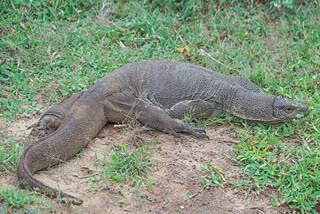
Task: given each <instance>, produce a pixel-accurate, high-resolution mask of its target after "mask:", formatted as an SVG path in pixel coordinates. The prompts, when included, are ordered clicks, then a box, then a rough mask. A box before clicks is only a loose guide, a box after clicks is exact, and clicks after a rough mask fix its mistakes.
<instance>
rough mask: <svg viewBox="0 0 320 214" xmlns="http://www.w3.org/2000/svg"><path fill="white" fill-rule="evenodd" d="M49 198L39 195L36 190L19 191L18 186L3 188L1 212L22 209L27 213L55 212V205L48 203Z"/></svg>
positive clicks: (0, 195) (0, 194)
mask: <svg viewBox="0 0 320 214" xmlns="http://www.w3.org/2000/svg"><path fill="white" fill-rule="evenodd" d="M48 200H49V199H47V198H45V197H43V198H40V197H37V196H36V195H35V193H34V192H30V191H27V190H25V191H23V192H22V191H19V190H17V189H16V188H10V189H1V190H0V201H1V203H2V205H1V209H0V211H1V213H9V212H14V211H15V210H17V209H18V210H22V211H24V212H27V213H42V211H46V212H53V211H54V207H53V206H52V205H49V204H48ZM16 212H17V211H16Z"/></svg>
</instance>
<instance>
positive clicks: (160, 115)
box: [133, 99, 208, 138]
mask: <svg viewBox="0 0 320 214" xmlns="http://www.w3.org/2000/svg"><path fill="white" fill-rule="evenodd" d="M133 112H135V113H137V115H138V121H139V122H141V123H142V124H145V125H147V126H149V127H151V128H154V129H157V130H159V131H162V132H165V133H168V134H172V135H174V136H181V135H180V134H178V133H181V132H184V133H189V134H191V135H193V136H195V137H198V138H208V135H207V134H206V132H205V130H204V129H197V128H193V127H192V126H191V125H189V124H186V123H184V122H183V121H182V120H179V119H175V118H172V117H171V116H170V115H169V114H168V113H167V112H166V111H164V110H163V109H161V108H160V107H158V106H156V105H153V104H151V103H150V102H146V101H145V100H143V99H137V100H136V104H135V107H134V111H133Z"/></svg>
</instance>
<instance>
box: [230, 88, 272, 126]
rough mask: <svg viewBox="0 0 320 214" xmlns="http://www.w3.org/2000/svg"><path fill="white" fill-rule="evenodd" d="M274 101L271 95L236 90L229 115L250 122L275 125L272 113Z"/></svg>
mask: <svg viewBox="0 0 320 214" xmlns="http://www.w3.org/2000/svg"><path fill="white" fill-rule="evenodd" d="M274 100H275V97H274V96H272V95H268V94H263V93H254V92H250V91H246V90H237V91H236V92H235V96H234V97H233V99H232V103H231V107H230V108H229V113H230V114H232V115H234V116H237V117H240V118H243V119H246V120H250V121H256V122H262V123H277V118H275V117H274V113H273V104H274Z"/></svg>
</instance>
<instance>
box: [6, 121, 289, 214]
mask: <svg viewBox="0 0 320 214" xmlns="http://www.w3.org/2000/svg"><path fill="white" fill-rule="evenodd" d="M35 121H36V120H35V119H31V118H23V119H21V120H18V121H17V122H15V123H8V122H5V121H4V120H1V124H2V125H1V126H2V128H3V130H4V131H5V132H7V133H8V134H9V135H13V134H22V133H24V132H25V128H26V127H27V126H29V125H31V124H32V123H34V122H35ZM207 132H208V135H209V137H210V140H199V139H194V138H192V137H190V136H185V139H184V140H183V142H180V141H179V140H177V139H175V138H173V137H171V136H168V135H166V134H162V133H160V132H157V131H144V132H142V134H141V135H140V136H139V137H141V138H142V139H144V141H145V142H152V141H153V144H154V147H155V152H154V155H153V157H152V159H153V160H154V162H155V165H156V168H157V170H156V171H154V172H152V173H151V175H150V176H149V178H150V179H151V180H152V182H153V185H152V189H151V190H148V189H147V188H139V189H137V188H134V187H131V186H129V185H123V184H113V185H110V186H108V185H106V186H105V187H101V186H99V188H96V186H95V179H99V178H98V177H96V176H86V173H85V172H84V171H83V169H90V170H93V172H94V171H95V170H97V171H98V170H99V167H98V166H97V163H98V162H99V160H101V158H103V154H102V153H103V151H104V150H106V149H107V150H109V151H110V150H111V149H112V146H113V145H115V144H116V145H122V144H124V143H128V139H129V138H130V132H128V131H127V130H126V129H125V128H115V127H113V126H112V125H107V126H106V127H105V128H104V129H103V130H102V131H101V132H100V133H99V135H98V137H97V138H95V139H94V140H93V141H92V142H91V143H90V144H89V146H88V147H87V148H86V149H84V150H83V153H82V154H81V155H79V156H78V157H76V158H73V159H72V160H70V161H68V162H66V163H65V164H62V165H60V166H58V167H54V168H52V169H50V170H48V171H41V172H40V173H39V174H37V175H36V177H37V178H38V179H40V180H41V181H43V182H44V183H46V184H48V185H49V186H52V187H55V188H57V189H60V190H61V191H64V192H67V193H70V194H73V195H75V196H78V197H80V198H81V199H83V200H84V203H83V204H82V205H81V206H73V205H71V206H69V207H64V206H62V205H59V204H57V212H58V213H59V212H61V213H290V210H289V209H287V208H286V207H280V208H276V207H272V205H271V204H270V199H271V197H272V196H273V197H275V198H277V195H276V192H273V191H271V190H269V191H266V192H264V193H263V194H247V193H245V192H243V191H237V190H235V189H234V188H233V187H232V186H231V185H227V186H226V187H225V188H220V187H212V188H207V189H202V188H201V182H202V177H203V176H204V172H203V171H202V170H201V166H203V165H204V164H207V163H211V164H212V165H213V166H214V167H217V168H219V169H221V170H222V171H223V172H224V173H225V174H226V175H227V176H228V180H229V181H231V182H233V181H236V180H237V178H238V177H239V176H240V174H239V172H237V167H235V166H234V165H233V163H232V162H231V161H230V158H231V156H232V151H231V149H232V147H233V146H234V145H235V144H237V143H238V139H239V138H238V137H237V134H236V133H237V132H238V129H237V128H236V127H234V126H216V127H210V128H208V129H207ZM155 138H156V139H158V140H157V142H156V143H154V140H152V139H155ZM93 174H95V173H93ZM96 174H98V173H96ZM0 182H1V183H2V184H1V188H4V187H7V186H17V180H16V176H15V175H8V176H2V177H1V178H0ZM120 190H121V191H120ZM191 191H192V192H193V193H195V196H194V197H192V198H190V197H188V193H189V192H191ZM53 203H55V202H53Z"/></svg>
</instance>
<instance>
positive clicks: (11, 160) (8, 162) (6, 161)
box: [0, 130, 23, 175]
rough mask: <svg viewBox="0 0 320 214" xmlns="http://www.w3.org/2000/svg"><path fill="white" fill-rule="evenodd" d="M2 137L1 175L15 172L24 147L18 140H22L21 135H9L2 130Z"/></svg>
mask: <svg viewBox="0 0 320 214" xmlns="http://www.w3.org/2000/svg"><path fill="white" fill-rule="evenodd" d="M0 139H1V144H0V175H1V174H2V175H3V174H9V173H12V172H15V171H16V165H17V162H18V159H19V157H20V154H21V152H22V149H23V146H22V145H18V144H17V143H16V142H17V141H18V140H21V137H14V138H12V137H8V136H7V135H6V134H4V133H3V132H2V131H1V130H0Z"/></svg>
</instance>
